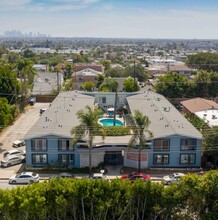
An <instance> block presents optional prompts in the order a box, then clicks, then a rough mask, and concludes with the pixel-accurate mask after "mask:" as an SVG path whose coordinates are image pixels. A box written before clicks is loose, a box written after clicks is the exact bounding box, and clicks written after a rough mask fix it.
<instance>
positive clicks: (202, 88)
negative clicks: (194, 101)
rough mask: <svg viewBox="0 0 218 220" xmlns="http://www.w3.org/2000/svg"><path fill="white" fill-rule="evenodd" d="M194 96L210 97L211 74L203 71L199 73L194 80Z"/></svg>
mask: <svg viewBox="0 0 218 220" xmlns="http://www.w3.org/2000/svg"><path fill="white" fill-rule="evenodd" d="M193 83H194V94H196V95H197V96H198V97H208V96H209V90H210V85H211V73H209V72H207V71H204V70H201V71H198V72H197V74H196V76H195V78H194V80H193Z"/></svg>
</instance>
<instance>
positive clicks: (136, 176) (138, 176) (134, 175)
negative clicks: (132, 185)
mask: <svg viewBox="0 0 218 220" xmlns="http://www.w3.org/2000/svg"><path fill="white" fill-rule="evenodd" d="M150 178H151V176H150V175H149V174H145V175H144V174H142V173H138V174H137V173H131V174H129V175H123V176H121V179H129V180H130V181H131V182H134V181H135V180H136V179H142V180H143V181H146V180H149V179H150Z"/></svg>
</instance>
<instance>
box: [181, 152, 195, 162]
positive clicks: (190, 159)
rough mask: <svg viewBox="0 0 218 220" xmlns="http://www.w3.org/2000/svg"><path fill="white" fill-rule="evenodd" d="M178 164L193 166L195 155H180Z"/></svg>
mask: <svg viewBox="0 0 218 220" xmlns="http://www.w3.org/2000/svg"><path fill="white" fill-rule="evenodd" d="M180 163H181V164H195V154H181V155H180Z"/></svg>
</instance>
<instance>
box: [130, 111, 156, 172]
mask: <svg viewBox="0 0 218 220" xmlns="http://www.w3.org/2000/svg"><path fill="white" fill-rule="evenodd" d="M128 117H129V118H130V121H131V127H132V131H133V135H132V137H131V139H130V141H129V144H128V145H129V147H130V148H131V147H133V146H137V148H138V172H141V151H142V150H143V148H145V147H146V144H147V134H148V138H151V137H153V134H152V132H151V131H150V130H148V127H149V125H150V123H151V122H150V120H149V118H148V117H147V116H145V115H143V114H142V113H141V112H140V111H139V110H135V114H134V116H132V115H128Z"/></svg>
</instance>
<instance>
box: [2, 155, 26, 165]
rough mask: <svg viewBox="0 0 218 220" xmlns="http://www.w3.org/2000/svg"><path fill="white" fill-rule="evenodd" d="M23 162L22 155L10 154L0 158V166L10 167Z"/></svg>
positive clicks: (23, 157)
mask: <svg viewBox="0 0 218 220" xmlns="http://www.w3.org/2000/svg"><path fill="white" fill-rule="evenodd" d="M24 162H25V156H23V155H12V156H8V157H5V158H3V159H2V160H1V166H2V167H10V166H12V165H16V164H19V163H24Z"/></svg>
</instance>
